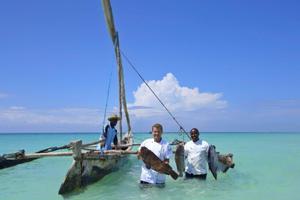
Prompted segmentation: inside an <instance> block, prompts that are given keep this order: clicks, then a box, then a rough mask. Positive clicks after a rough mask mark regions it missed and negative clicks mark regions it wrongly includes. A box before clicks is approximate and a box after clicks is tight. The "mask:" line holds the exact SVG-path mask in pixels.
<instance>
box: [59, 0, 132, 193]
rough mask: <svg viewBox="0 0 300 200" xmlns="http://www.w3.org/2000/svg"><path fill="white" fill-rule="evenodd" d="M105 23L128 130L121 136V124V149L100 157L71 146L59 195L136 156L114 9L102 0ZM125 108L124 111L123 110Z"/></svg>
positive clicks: (89, 181)
mask: <svg viewBox="0 0 300 200" xmlns="http://www.w3.org/2000/svg"><path fill="white" fill-rule="evenodd" d="M102 5H103V9H104V14H105V19H106V23H107V26H108V29H109V34H110V36H111V39H112V42H113V45H114V48H115V55H116V60H117V66H118V80H119V116H120V118H121V120H122V110H124V113H125V118H126V122H127V128H128V131H127V133H126V134H125V135H124V137H122V121H121V122H120V123H119V132H120V141H121V142H120V143H121V144H120V145H119V147H120V149H119V150H118V149H114V148H113V150H110V151H105V152H104V155H101V156H100V152H99V151H97V150H90V149H85V148H82V142H81V141H76V142H73V143H71V146H72V151H73V158H74V161H73V163H72V166H71V168H70V169H69V171H68V172H67V175H66V177H65V180H64V182H63V183H62V184H61V187H60V189H59V192H58V193H59V194H66V193H69V192H72V191H73V190H75V189H77V188H81V187H84V186H86V185H88V184H90V183H93V182H96V181H98V180H100V179H101V178H103V177H104V176H105V175H107V174H109V173H111V172H113V171H115V170H117V169H119V168H120V167H121V166H122V165H123V164H124V162H126V160H127V159H128V154H134V153H136V152H133V151H132V145H133V134H132V131H131V125H130V119H129V114H128V109H127V103H126V96H125V84H124V75H123V66H122V60H121V54H120V48H119V37H118V33H117V31H116V29H115V26H114V20H113V15H112V9H111V5H110V1H109V0H102ZM122 107H123V108H122Z"/></svg>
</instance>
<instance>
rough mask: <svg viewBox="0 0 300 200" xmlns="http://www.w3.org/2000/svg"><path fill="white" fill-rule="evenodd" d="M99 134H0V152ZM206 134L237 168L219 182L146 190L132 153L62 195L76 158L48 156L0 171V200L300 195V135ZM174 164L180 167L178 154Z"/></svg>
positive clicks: (141, 136)
mask: <svg viewBox="0 0 300 200" xmlns="http://www.w3.org/2000/svg"><path fill="white" fill-rule="evenodd" d="M98 137H99V136H98V134H95V133H80V134H61V133H49V134H0V154H3V153H8V152H14V151H17V150H19V149H26V150H27V151H28V152H33V151H37V150H39V149H43V148H45V147H48V146H59V145H64V144H67V143H69V142H70V141H72V140H77V139H82V140H83V142H84V143H86V142H90V141H94V140H97V138H98ZM148 137H151V135H150V134H146V133H137V134H135V136H134V138H135V142H136V143H139V142H141V141H142V140H144V139H146V138H148ZM163 137H164V138H165V139H167V140H169V141H172V140H173V139H175V138H177V139H182V136H178V134H175V133H174V134H172V133H165V134H164V136H163ZM201 137H202V139H204V140H206V141H208V142H209V143H210V144H214V145H216V147H217V150H218V151H220V152H222V153H229V152H231V153H233V154H234V161H235V164H236V165H235V168H234V169H230V170H229V171H228V172H227V173H226V174H219V175H218V180H217V181H216V180H214V179H213V177H212V175H211V174H210V173H209V174H208V178H207V180H206V181H199V180H184V179H183V178H179V179H177V180H176V181H174V180H172V179H171V178H170V177H167V181H166V186H165V187H164V188H156V187H152V188H143V189H141V188H140V187H139V184H138V182H139V176H140V166H141V162H142V161H139V160H137V159H136V157H135V156H134V155H132V156H130V158H129V162H128V163H126V164H125V165H124V166H123V167H122V168H121V169H120V170H119V171H116V172H114V173H111V174H109V175H107V176H106V177H104V178H103V179H102V180H100V181H98V182H96V183H94V184H92V185H90V186H88V187H86V188H84V189H82V190H79V191H76V192H74V193H72V194H70V195H68V196H61V195H58V194H57V192H58V189H59V187H60V184H61V183H62V181H63V179H64V176H65V174H66V172H67V170H68V168H69V167H70V165H71V163H72V158H69V157H56V158H43V159H38V160H35V161H32V162H29V163H26V164H22V165H18V166H15V167H12V168H8V169H3V170H0V200H19V199H20V200H21V199H22V200H29V199H43V200H56V199H69V200H81V199H84V200H94V199H95V200H96V199H105V200H110V199H114V200H115V199H130V200H137V199H145V200H147V199H149V200H150V199H163V200H169V199H172V200H176V199H178V200H179V199H180V200H182V199H189V200H193V199H203V200H217V199H222V200H227V199H228V200H229V199H230V200H240V199H242V200H254V199H257V200H258V199H272V200H277V199H278V200H282V199H288V200H292V199H295V200H296V199H300V197H299V195H298V191H299V188H300V133H202V134H201ZM185 139H187V138H185ZM171 165H172V166H173V168H176V166H175V163H174V156H173V159H172V160H171Z"/></svg>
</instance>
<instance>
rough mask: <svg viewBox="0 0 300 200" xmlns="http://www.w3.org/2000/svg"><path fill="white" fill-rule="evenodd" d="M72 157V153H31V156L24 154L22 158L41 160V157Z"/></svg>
mask: <svg viewBox="0 0 300 200" xmlns="http://www.w3.org/2000/svg"><path fill="white" fill-rule="evenodd" d="M72 155H73V152H50V153H31V154H25V156H24V158H42V157H56V156H72Z"/></svg>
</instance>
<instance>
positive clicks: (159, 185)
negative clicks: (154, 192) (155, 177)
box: [140, 181, 165, 188]
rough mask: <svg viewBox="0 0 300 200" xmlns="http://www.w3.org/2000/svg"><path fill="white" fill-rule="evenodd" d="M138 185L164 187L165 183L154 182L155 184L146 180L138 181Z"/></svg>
mask: <svg viewBox="0 0 300 200" xmlns="http://www.w3.org/2000/svg"><path fill="white" fill-rule="evenodd" d="M140 186H141V188H145V187H152V186H156V187H159V188H163V187H165V183H156V184H153V183H149V182H146V181H140Z"/></svg>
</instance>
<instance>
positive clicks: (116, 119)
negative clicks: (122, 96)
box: [107, 117, 121, 121]
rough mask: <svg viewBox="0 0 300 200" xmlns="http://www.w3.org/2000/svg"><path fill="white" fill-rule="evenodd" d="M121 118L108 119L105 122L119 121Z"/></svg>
mask: <svg viewBox="0 0 300 200" xmlns="http://www.w3.org/2000/svg"><path fill="white" fill-rule="evenodd" d="M120 119H121V118H120V117H109V118H108V119H107V120H108V121H119V120H120Z"/></svg>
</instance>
